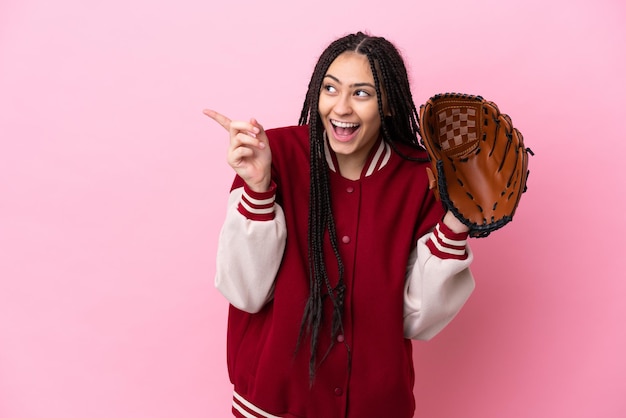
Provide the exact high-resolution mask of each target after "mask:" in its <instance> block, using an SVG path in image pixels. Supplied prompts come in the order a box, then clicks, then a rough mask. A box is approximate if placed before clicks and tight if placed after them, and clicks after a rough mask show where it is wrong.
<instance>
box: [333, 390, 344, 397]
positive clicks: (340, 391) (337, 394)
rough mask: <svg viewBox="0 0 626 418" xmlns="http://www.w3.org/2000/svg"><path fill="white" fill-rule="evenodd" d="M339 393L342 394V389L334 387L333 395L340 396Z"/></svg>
mask: <svg viewBox="0 0 626 418" xmlns="http://www.w3.org/2000/svg"><path fill="white" fill-rule="evenodd" d="M341 395H343V389H341V388H335V396H341Z"/></svg>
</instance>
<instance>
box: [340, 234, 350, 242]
mask: <svg viewBox="0 0 626 418" xmlns="http://www.w3.org/2000/svg"><path fill="white" fill-rule="evenodd" d="M341 242H343V243H344V244H347V243H349V242H350V237H349V236H347V235H344V236H343V237H342V238H341Z"/></svg>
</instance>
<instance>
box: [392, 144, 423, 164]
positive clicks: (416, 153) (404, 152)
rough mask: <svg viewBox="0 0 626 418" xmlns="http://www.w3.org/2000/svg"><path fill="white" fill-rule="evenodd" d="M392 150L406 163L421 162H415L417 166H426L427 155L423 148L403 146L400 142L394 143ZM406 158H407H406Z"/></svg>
mask: <svg viewBox="0 0 626 418" xmlns="http://www.w3.org/2000/svg"><path fill="white" fill-rule="evenodd" d="M392 148H394V150H395V153H396V154H398V155H399V156H400V157H405V158H404V159H406V160H407V161H410V160H423V163H422V162H417V163H418V164H427V163H428V153H427V152H426V150H425V149H424V148H421V147H417V146H411V145H409V144H405V143H402V142H394V143H393V146H392ZM406 157H408V158H406Z"/></svg>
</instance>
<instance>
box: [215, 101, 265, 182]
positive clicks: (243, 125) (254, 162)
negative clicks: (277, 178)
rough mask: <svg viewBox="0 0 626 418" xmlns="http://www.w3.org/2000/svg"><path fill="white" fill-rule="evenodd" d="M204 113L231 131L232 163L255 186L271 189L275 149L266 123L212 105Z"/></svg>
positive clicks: (239, 173)
mask: <svg viewBox="0 0 626 418" xmlns="http://www.w3.org/2000/svg"><path fill="white" fill-rule="evenodd" d="M203 113H204V114H205V115H207V116H208V117H210V118H211V119H213V120H214V121H216V122H217V123H219V124H220V125H221V126H222V127H223V128H224V129H226V130H227V131H228V133H229V135H230V145H229V147H228V154H227V158H226V160H227V162H228V165H230V166H231V167H232V168H233V170H235V172H236V173H237V174H238V175H239V176H240V177H241V178H242V179H243V180H244V181H245V182H246V184H247V185H248V187H250V188H251V189H252V190H254V191H256V192H265V191H267V190H268V189H269V187H270V182H271V164H272V152H271V150H270V146H269V142H268V139H267V135H266V134H265V130H264V129H263V126H261V124H260V123H259V122H258V121H257V120H256V119H250V121H249V122H245V121H233V120H230V119H229V118H227V117H226V116H224V115H222V114H220V113H218V112H216V111H215V110H211V109H205V110H204V111H203Z"/></svg>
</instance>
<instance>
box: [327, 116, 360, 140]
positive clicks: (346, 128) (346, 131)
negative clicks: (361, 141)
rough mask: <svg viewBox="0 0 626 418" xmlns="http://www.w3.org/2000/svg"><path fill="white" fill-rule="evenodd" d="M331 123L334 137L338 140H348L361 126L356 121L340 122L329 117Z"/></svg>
mask: <svg viewBox="0 0 626 418" xmlns="http://www.w3.org/2000/svg"><path fill="white" fill-rule="evenodd" d="M330 123H331V125H332V126H333V132H334V133H335V137H336V138H337V139H339V140H344V141H345V140H349V139H351V137H352V135H354V133H355V132H356V131H357V130H358V129H359V127H360V126H361V125H360V124H358V123H352V122H341V121H338V120H334V119H331V120H330Z"/></svg>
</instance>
